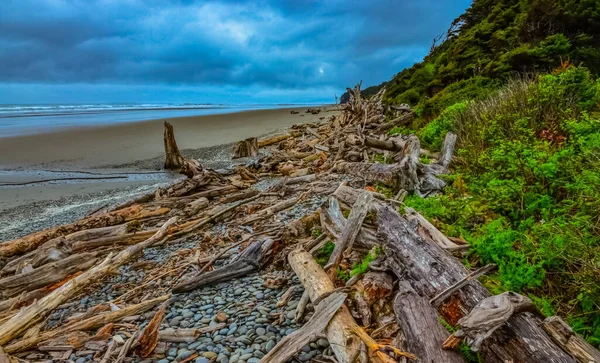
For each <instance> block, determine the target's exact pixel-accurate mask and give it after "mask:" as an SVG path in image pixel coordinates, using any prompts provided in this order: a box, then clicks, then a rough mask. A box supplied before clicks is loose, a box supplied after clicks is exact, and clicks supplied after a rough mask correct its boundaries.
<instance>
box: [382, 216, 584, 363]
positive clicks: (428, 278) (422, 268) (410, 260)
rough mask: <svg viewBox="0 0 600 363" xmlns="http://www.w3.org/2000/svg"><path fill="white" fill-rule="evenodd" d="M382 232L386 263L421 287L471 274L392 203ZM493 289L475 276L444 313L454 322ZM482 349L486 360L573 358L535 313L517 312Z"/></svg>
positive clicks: (434, 288) (427, 292)
mask: <svg viewBox="0 0 600 363" xmlns="http://www.w3.org/2000/svg"><path fill="white" fill-rule="evenodd" d="M377 220H378V224H379V237H380V239H381V241H382V242H383V244H384V252H385V255H386V264H387V265H388V266H390V268H391V270H392V271H393V272H394V273H395V274H396V275H398V278H400V279H401V280H406V281H408V282H410V283H411V286H412V288H413V289H414V290H415V291H416V293H417V294H418V295H420V296H423V297H431V296H434V295H436V294H438V293H439V292H441V291H443V290H445V289H447V288H448V287H450V286H452V285H453V284H455V283H457V282H458V281H460V280H461V279H464V278H465V277H466V276H467V275H468V271H467V270H466V269H465V267H464V266H463V265H462V264H461V263H460V261H459V260H457V259H455V258H454V257H452V256H451V255H450V254H448V253H447V252H445V251H443V250H442V249H441V248H439V246H437V245H436V244H435V243H434V242H433V241H431V240H428V239H425V238H423V237H422V236H419V235H418V234H417V233H416V232H415V231H414V230H413V227H412V226H411V225H410V224H409V222H408V221H407V220H406V219H404V218H403V217H402V216H400V215H399V214H398V213H397V212H396V211H394V210H393V209H391V208H390V207H387V206H383V207H381V208H380V209H379V211H378V213H377ZM489 296H490V294H489V292H488V291H487V290H486V289H485V287H483V285H481V283H479V282H478V281H476V280H474V281H472V282H471V283H470V284H468V285H466V286H464V287H463V288H462V289H460V290H458V291H456V292H455V293H454V294H453V295H452V298H451V299H450V302H449V303H446V304H442V305H441V306H440V308H439V309H438V311H439V313H440V314H441V315H442V316H443V317H444V318H445V319H446V321H447V322H449V323H450V324H454V323H456V320H457V318H460V317H462V316H465V315H467V314H468V313H469V312H470V311H471V310H472V309H473V308H474V307H475V306H476V305H477V303H478V302H479V301H481V300H483V299H485V298H487V297H489ZM481 354H482V356H483V357H484V359H485V361H486V362H492V363H495V362H498V363H500V362H502V363H504V362H506V361H507V360H512V361H514V362H515V363H520V362H523V363H525V362H533V363H535V362H540V363H541V362H556V363H558V362H564V363H569V362H574V360H573V359H572V358H571V357H569V356H568V355H567V354H565V353H564V352H563V350H562V349H561V348H560V347H558V346H556V344H554V343H553V342H552V340H551V339H550V337H549V336H548V335H547V334H546V333H545V332H544V331H543V329H542V328H541V327H540V321H539V319H538V318H537V317H535V316H534V315H532V314H530V313H520V314H517V315H515V316H513V317H512V318H511V319H510V320H509V321H508V322H507V324H506V325H504V326H503V327H501V328H500V329H498V330H496V331H495V332H494V334H492V336H490V337H489V338H488V339H487V340H485V341H484V342H483V344H482V347H481Z"/></svg>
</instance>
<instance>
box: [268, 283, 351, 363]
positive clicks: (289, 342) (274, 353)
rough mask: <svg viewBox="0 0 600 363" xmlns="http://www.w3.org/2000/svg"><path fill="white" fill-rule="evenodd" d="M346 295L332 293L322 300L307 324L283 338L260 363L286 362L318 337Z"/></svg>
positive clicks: (342, 303)
mask: <svg viewBox="0 0 600 363" xmlns="http://www.w3.org/2000/svg"><path fill="white" fill-rule="evenodd" d="M346 296H347V295H346V294H340V293H334V294H332V295H330V296H328V297H327V298H326V299H324V300H323V301H322V302H321V303H320V304H319V305H318V306H317V308H316V311H315V314H314V315H313V316H312V317H311V318H310V320H309V321H308V323H306V324H305V325H303V326H302V328H300V329H298V330H296V331H295V332H293V333H292V334H290V335H287V336H285V337H284V338H283V339H281V341H279V343H277V345H276V346H275V347H273V349H271V351H270V352H269V353H267V355H265V356H264V357H263V358H262V359H261V363H280V362H286V361H287V360H288V359H290V358H291V357H293V356H294V354H296V353H297V352H298V351H299V350H300V349H302V347H303V346H305V345H306V344H308V343H310V342H311V341H312V340H313V339H314V338H316V337H317V336H319V335H320V334H321V333H322V332H323V330H325V328H326V327H327V325H328V324H329V322H330V321H331V319H332V318H333V316H334V315H335V313H337V311H338V310H339V309H340V307H341V306H342V305H344V301H345V300H346Z"/></svg>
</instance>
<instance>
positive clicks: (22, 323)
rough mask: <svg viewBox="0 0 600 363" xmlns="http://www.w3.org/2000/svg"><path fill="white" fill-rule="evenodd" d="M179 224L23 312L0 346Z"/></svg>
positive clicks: (5, 329) (0, 334)
mask: <svg viewBox="0 0 600 363" xmlns="http://www.w3.org/2000/svg"><path fill="white" fill-rule="evenodd" d="M175 222H177V218H176V217H173V218H171V219H169V220H168V221H167V222H166V223H165V224H163V226H162V227H161V228H160V230H159V231H158V232H156V234H154V235H153V236H152V237H150V238H148V239H147V240H145V241H144V242H140V243H138V244H136V245H133V246H130V247H128V248H126V249H125V250H123V251H121V252H119V253H118V254H117V255H116V256H113V255H112V254H109V255H108V257H107V258H106V259H105V260H104V261H103V262H102V263H100V264H99V265H96V266H95V267H93V268H91V269H89V270H87V271H85V272H84V273H82V274H81V275H79V276H77V277H75V278H74V279H72V280H70V281H69V282H67V283H66V284H64V285H62V286H61V287H59V288H58V289H56V290H54V291H53V292H51V293H50V294H48V295H47V296H45V297H44V298H42V299H41V300H38V301H36V302H34V303H33V304H31V305H30V306H28V307H26V308H23V309H21V310H20V311H19V312H18V313H17V314H15V315H14V316H13V317H12V318H11V319H10V320H8V321H7V322H5V323H4V324H2V326H0V345H3V344H6V343H7V342H9V341H10V340H12V339H14V338H16V337H17V336H18V335H19V334H20V333H21V332H23V331H25V329H27V328H29V327H30V326H32V325H33V324H35V323H37V322H38V321H40V320H42V319H43V318H44V317H45V316H46V315H47V314H48V313H49V312H50V311H52V310H54V309H56V307H58V306H59V305H61V304H62V303H64V302H65V301H67V300H68V299H70V298H71V297H72V296H74V295H75V294H76V293H78V292H79V291H81V290H82V289H83V288H84V287H86V286H87V285H89V284H90V283H93V282H95V281H98V280H100V279H101V278H103V277H104V276H106V275H107V274H108V273H109V272H110V271H114V270H115V269H117V268H118V267H119V266H121V265H122V264H124V263H125V262H127V261H128V260H129V259H130V258H132V257H133V256H135V255H137V254H138V253H140V252H141V251H143V250H144V249H145V248H146V247H150V246H152V245H153V244H154V243H156V242H158V241H159V240H161V239H162V238H163V237H164V236H165V235H166V234H167V231H168V229H169V227H170V226H171V225H172V224H174V223H175Z"/></svg>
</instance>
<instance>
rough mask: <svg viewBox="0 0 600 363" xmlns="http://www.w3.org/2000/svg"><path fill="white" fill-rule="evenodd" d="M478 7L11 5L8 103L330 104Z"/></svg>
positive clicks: (462, 3)
mask: <svg viewBox="0 0 600 363" xmlns="http://www.w3.org/2000/svg"><path fill="white" fill-rule="evenodd" d="M470 3H471V1H470V0H362V1H354V0H330V1H325V0H323V1H310V0H306V1H303V0H257V1H242V0H239V1H233V0H221V1H199V0H198V1H194V0H1V1H0V104H2V103H3V104H6V103H82V102H84V103H88V102H94V103H101V102H213V103H217V102H222V103H255V102H256V103H258V102H265V103H288V102H292V103H301V102H331V101H332V100H333V96H334V94H337V95H338V96H339V95H341V93H343V91H344V89H345V87H346V86H349V85H352V84H354V83H356V82H357V81H359V80H363V84H365V85H373V84H378V83H381V82H382V81H385V80H388V79H390V78H391V77H392V76H393V75H394V74H395V73H397V72H399V71H400V70H402V69H403V68H405V67H407V66H410V65H412V64H413V63H414V62H416V61H419V60H421V59H422V58H423V56H424V55H425V54H426V53H427V51H428V49H429V47H430V45H431V42H432V39H433V37H434V36H436V35H438V34H440V33H441V32H443V31H444V30H445V29H447V28H448V26H449V25H450V23H451V22H452V20H453V19H454V18H456V17H457V16H458V15H460V14H461V13H462V12H463V11H464V10H465V9H466V8H467V7H468V6H469V5H470Z"/></svg>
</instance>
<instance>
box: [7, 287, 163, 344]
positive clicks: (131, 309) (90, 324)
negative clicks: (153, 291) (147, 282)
mask: <svg viewBox="0 0 600 363" xmlns="http://www.w3.org/2000/svg"><path fill="white" fill-rule="evenodd" d="M169 298H170V295H164V296H160V297H157V298H154V299H150V300H147V301H143V302H141V303H139V304H136V305H130V306H127V307H124V308H121V309H119V310H115V311H110V312H105V313H101V314H98V315H95V316H92V317H89V318H87V319H84V320H80V321H75V322H72V323H69V324H66V325H64V326H62V327H60V328H58V329H54V330H49V331H45V332H43V333H41V334H38V335H35V336H32V337H29V338H26V339H21V340H19V341H17V342H15V343H13V344H11V345H8V346H6V347H5V349H6V351H7V352H10V353H17V352H21V351H24V350H27V349H29V348H32V347H34V346H35V345H36V344H38V343H39V342H43V341H46V340H50V339H52V338H54V337H57V336H61V335H64V334H66V333H68V332H73V331H83V330H91V329H97V328H101V327H103V326H105V325H106V324H109V323H113V322H115V321H119V320H121V319H123V318H124V317H127V316H132V315H137V314H141V313H144V312H146V311H148V310H150V309H152V308H153V307H155V306H156V305H158V304H160V303H162V302H164V301H166V300H168V299H169Z"/></svg>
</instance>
